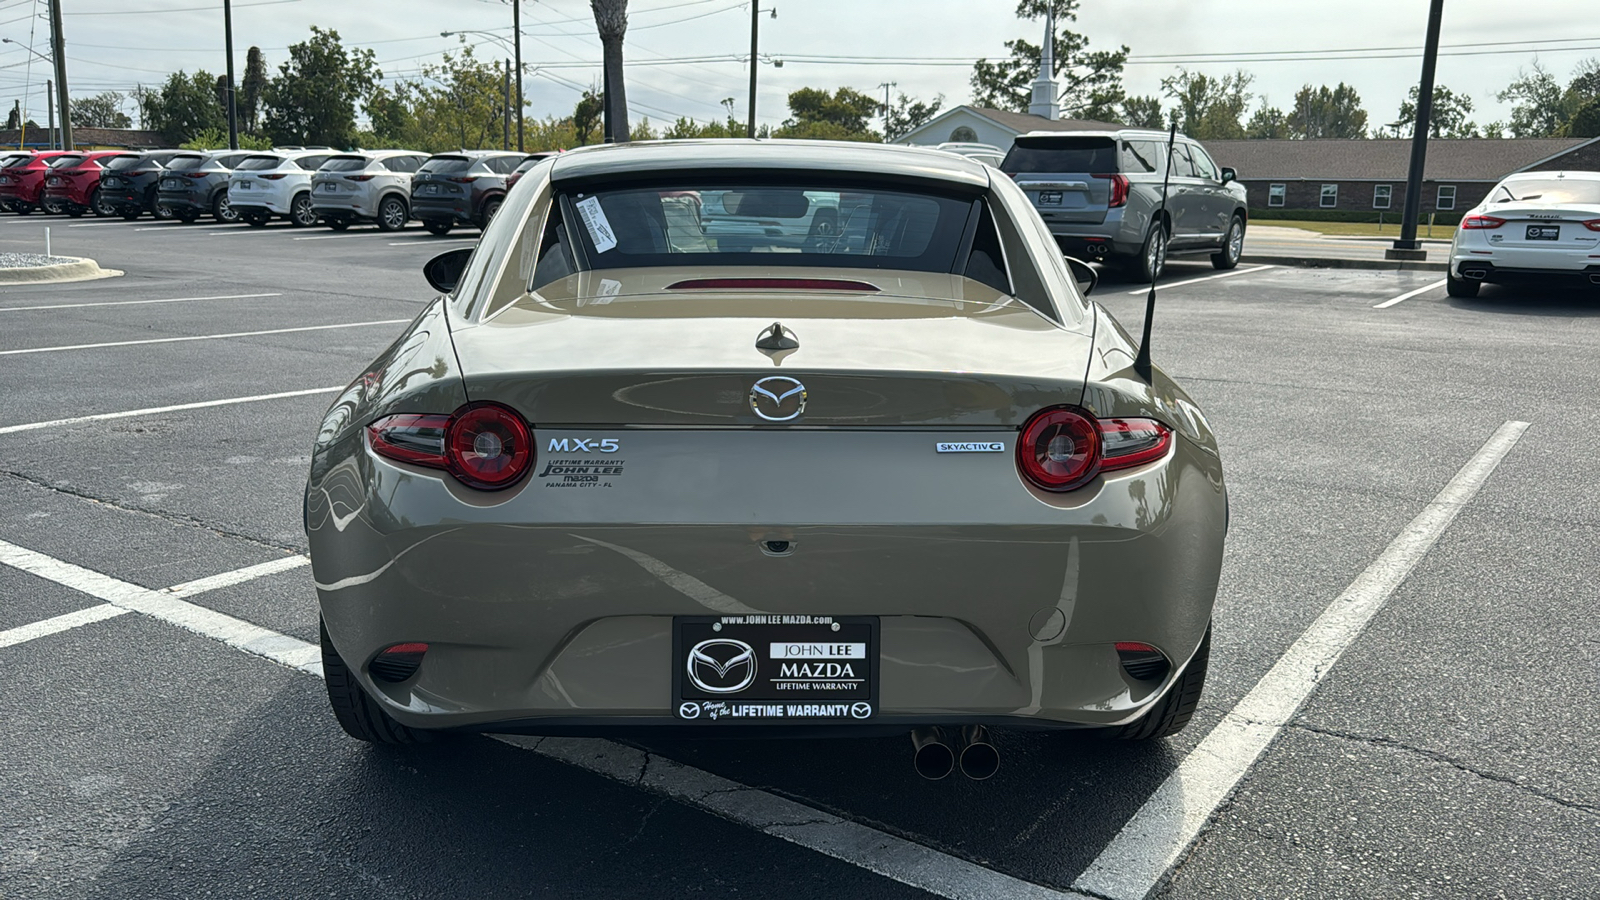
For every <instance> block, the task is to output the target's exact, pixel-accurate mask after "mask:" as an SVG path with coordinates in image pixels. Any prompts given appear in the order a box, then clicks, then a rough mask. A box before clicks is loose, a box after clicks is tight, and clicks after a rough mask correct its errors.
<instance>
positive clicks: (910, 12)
mask: <svg viewBox="0 0 1600 900" xmlns="http://www.w3.org/2000/svg"><path fill="white" fill-rule="evenodd" d="M760 2H761V5H762V7H763V9H764V10H765V9H766V8H769V7H772V6H776V7H777V11H778V16H777V18H776V19H772V18H768V17H767V15H766V13H765V11H763V14H762V18H761V51H762V54H763V55H764V56H766V57H769V58H770V59H772V60H777V59H782V60H784V61H785V64H784V66H783V67H782V68H776V67H775V66H773V65H771V64H763V65H762V66H761V67H760V84H761V87H760V91H759V97H758V100H759V110H758V118H759V119H760V121H762V122H765V123H770V124H776V123H778V122H780V121H781V120H782V119H783V118H784V117H785V115H786V114H787V110H786V108H785V105H784V96H785V95H786V94H787V93H788V92H789V91H791V90H794V89H795V88H798V87H802V86H814V87H827V88H832V87H837V86H840V85H849V86H851V87H855V88H858V89H861V90H866V91H873V92H877V91H881V89H880V88H878V87H877V86H878V85H879V84H881V83H883V82H890V81H892V82H897V83H898V88H896V90H897V91H899V92H903V93H907V94H910V95H913V96H920V97H923V98H930V97H932V96H933V95H935V94H943V95H944V96H945V98H946V103H947V106H948V105H953V104H956V103H963V102H966V101H967V100H968V99H970V94H971V89H970V86H969V83H968V78H969V76H970V74H971V60H973V59H976V58H978V57H982V56H987V57H990V58H996V57H1000V56H1004V55H1005V48H1004V46H1003V44H1004V41H1006V40H1007V39H1009V38H1014V37H1027V38H1028V39H1029V40H1030V41H1034V42H1037V41H1038V40H1039V38H1040V37H1041V35H1042V33H1043V26H1042V24H1041V23H1036V22H1028V21H1023V20H1019V19H1017V18H1015V16H1014V11H1015V6H1016V4H1015V2H1014V0H760ZM62 4H63V9H64V10H65V12H66V18H65V25H64V31H65V33H66V38H67V44H68V51H67V58H68V60H69V70H68V80H69V84H70V86H71V90H72V94H73V96H81V95H84V94H90V93H96V92H99V91H102V90H127V89H128V88H130V87H132V86H134V85H135V84H137V83H140V82H143V83H145V84H153V83H158V82H160V81H162V80H163V79H164V77H165V73H168V72H171V71H173V70H176V69H180V68H181V69H186V70H189V71H193V70H195V69H197V68H204V69H207V70H208V71H211V72H213V73H221V72H222V71H223V69H224V66H225V60H224V53H223V49H222V46H223V44H222V41H223V36H222V14H221V5H222V4H221V0H62ZM233 5H234V16H233V18H234V48H235V52H236V56H237V61H238V62H237V64H238V67H239V71H240V73H241V74H242V70H243V65H244V55H245V50H246V49H247V48H248V47H250V46H251V45H252V44H255V45H259V46H260V47H262V49H263V50H264V51H265V52H266V55H267V59H268V62H269V65H270V66H271V68H272V70H273V72H274V73H275V72H276V69H277V65H278V64H279V63H281V62H282V61H283V59H284V58H285V55H286V54H285V50H286V48H287V47H288V45H289V44H291V43H294V42H296V41H299V40H302V39H303V38H304V37H305V36H306V35H307V33H308V28H309V26H311V25H312V24H317V25H321V26H323V27H332V28H335V29H337V30H338V32H339V33H340V35H341V36H342V37H343V38H344V40H345V41H346V42H347V43H349V44H353V45H358V46H367V47H371V48H372V49H373V50H374V51H375V52H376V53H377V57H378V60H379V62H380V64H381V67H382V69H383V71H384V73H385V75H386V76H389V77H408V76H414V75H415V74H417V70H418V68H419V67H420V66H421V65H422V64H424V63H425V62H427V61H428V60H430V59H437V56H438V54H439V53H440V52H441V51H443V50H445V49H447V48H449V47H451V46H453V45H454V43H455V39H453V38H442V37H440V36H439V32H440V31H442V30H446V29H452V30H454V29H461V30H465V29H488V30H495V31H496V33H497V34H500V35H509V34H510V30H511V29H510V22H511V9H510V7H509V5H508V3H507V2H506V0H234V4H233ZM631 6H632V11H631V13H630V27H629V31H628V38H627V45H626V47H627V51H626V52H627V58H628V61H629V63H630V64H631V65H630V67H629V69H628V99H629V101H630V106H631V107H632V109H633V114H634V115H635V116H636V117H637V116H648V117H649V118H650V119H651V120H652V121H654V122H661V121H662V120H664V119H672V118H676V117H677V116H691V117H694V118H697V119H701V120H706V119H709V118H713V117H719V116H720V115H722V107H721V106H720V105H719V103H718V101H720V100H721V99H722V98H724V97H733V98H735V99H736V100H737V108H738V109H739V110H740V113H739V115H740V118H743V115H744V113H743V110H744V104H745V102H746V97H747V89H748V88H747V85H748V77H749V76H748V71H747V69H746V67H745V65H744V63H743V61H742V57H744V56H746V55H748V52H749V41H750V5H749V0H745V2H742V3H741V2H739V0H633V3H632V4H631ZM1427 6H1428V4H1427V2H1426V0H1338V2H1308V0H1143V2H1139V3H1132V2H1127V0H1084V2H1083V4H1082V13H1081V15H1080V18H1079V22H1078V29H1079V30H1080V31H1082V32H1083V33H1085V34H1087V35H1088V36H1089V38H1090V40H1091V42H1092V46H1093V47H1097V48H1114V47H1116V46H1118V45H1121V44H1126V45H1128V47H1129V48H1130V50H1131V51H1132V55H1133V58H1132V60H1130V65H1129V67H1128V70H1127V87H1128V90H1129V92H1130V93H1135V94H1149V93H1157V92H1159V89H1160V80H1161V78H1162V77H1163V76H1166V75H1170V74H1172V73H1173V72H1174V71H1175V70H1176V65H1175V64H1174V62H1173V61H1172V60H1171V59H1170V57H1172V56H1174V55H1186V56H1187V58H1188V60H1189V61H1186V62H1183V63H1182V64H1183V65H1184V66H1186V67H1187V68H1189V69H1192V70H1200V71H1206V72H1211V73H1215V74H1222V73H1225V72H1229V71H1232V70H1233V69H1235V68H1241V67H1242V68H1244V69H1246V70H1248V71H1249V72H1251V73H1252V74H1254V75H1255V78H1256V81H1255V85H1254V90H1255V92H1256V94H1257V95H1258V96H1264V97H1266V98H1268V99H1269V100H1270V101H1271V102H1272V103H1273V104H1274V105H1277V106H1280V107H1287V106H1289V105H1290V104H1291V102H1292V100H1293V95H1294V92H1295V90H1296V89H1297V88H1298V87H1299V86H1300V85H1301V84H1305V83H1312V84H1323V83H1327V84H1330V85H1331V84H1335V83H1337V82H1339V81H1341V80H1342V81H1345V82H1347V83H1350V84H1352V85H1354V86H1355V87H1356V89H1357V90H1358V91H1359V92H1360V94H1361V98H1362V100H1363V102H1364V104H1365V106H1366V109H1367V111H1368V113H1369V114H1370V118H1369V122H1370V123H1371V124H1373V125H1376V124H1381V123H1384V122H1389V121H1392V120H1393V119H1394V118H1395V113H1396V111H1397V109H1398V107H1399V104H1400V102H1401V100H1402V99H1404V97H1405V94H1406V92H1407V90H1408V89H1409V87H1410V85H1412V84H1414V83H1415V82H1416V81H1417V77H1418V70H1419V67H1420V52H1419V51H1415V50H1412V49H1408V48H1415V47H1418V46H1420V45H1421V43H1422V39H1423V32H1424V29H1425V25H1426V19H1427ZM46 8H47V3H46V2H44V0H0V37H5V38H10V39H11V40H13V41H17V42H18V43H20V44H27V43H29V41H30V40H31V42H32V46H33V47H34V49H36V50H38V51H40V52H42V53H46V54H48V52H49V25H48V20H47V19H45V18H43V13H44V11H45V9H46ZM1594 9H1595V6H1594V5H1593V2H1592V0H1588V2H1585V0H1543V2H1537V3H1523V4H1506V3H1485V2H1465V0H1449V2H1448V3H1446V9H1445V17H1444V29H1443V38H1442V43H1443V44H1445V45H1473V44H1476V45H1479V46H1462V47H1458V48H1456V50H1455V51H1454V52H1456V53H1458V54H1461V55H1451V56H1444V57H1442V58H1441V60H1440V63H1439V81H1440V83H1442V84H1445V85H1448V86H1449V87H1451V88H1453V89H1455V90H1457V91H1459V92H1464V93H1466V94H1467V95H1468V96H1469V97H1471V99H1472V101H1473V103H1474V104H1475V105H1476V107H1477V109H1476V111H1475V113H1474V118H1475V119H1476V120H1477V121H1478V122H1479V123H1480V124H1481V123H1484V122H1487V121H1491V120H1494V119H1504V118H1506V117H1507V115H1508V112H1509V110H1508V108H1507V106H1506V105H1504V104H1501V103H1499V102H1498V101H1496V100H1495V96H1494V95H1495V93H1496V92H1497V91H1498V90H1500V89H1501V88H1503V87H1504V86H1505V85H1506V84H1507V83H1508V82H1509V81H1511V80H1512V79H1513V78H1515V77H1516V74H1517V70H1518V68H1519V67H1526V66H1528V65H1529V64H1530V63H1532V61H1533V59H1534V57H1535V53H1536V52H1537V54H1538V57H1539V59H1540V60H1541V61H1542V62H1543V63H1544V64H1545V65H1546V66H1547V67H1548V68H1550V69H1551V70H1552V71H1554V72H1555V73H1556V74H1557V76H1558V77H1560V78H1561V79H1562V80H1563V82H1565V81H1566V80H1567V78H1568V76H1569V75H1570V73H1571V70H1572V68H1573V66H1574V65H1575V64H1576V63H1578V62H1579V61H1580V60H1582V59H1583V58H1585V57H1587V56H1595V55H1600V24H1595V17H1594V16H1593V11H1594ZM1513 11H1514V12H1515V15H1510V13H1511V12H1513ZM523 32H524V37H523V57H524V61H525V63H527V64H529V65H533V66H540V67H541V68H540V70H539V72H538V73H537V74H535V75H534V76H532V77H531V78H530V79H529V80H528V82H527V87H526V92H527V96H528V99H529V100H530V102H531V104H532V105H531V108H530V110H529V113H530V114H531V115H533V116H540V117H542V116H545V115H552V114H554V115H566V114H568V113H569V112H570V111H571V109H572V106H573V104H574V102H575V101H576V99H577V96H578V89H579V88H580V87H582V86H586V85H589V84H591V83H594V82H596V81H598V79H599V77H600V76H599V71H600V70H599V59H600V44H599V41H598V39H596V38H595V37H594V23H593V19H592V17H591V15H590V12H589V4H588V2H587V0H524V14H523ZM1585 32H1593V33H1594V34H1593V36H1586V34H1585ZM469 38H470V39H471V40H472V41H473V42H474V43H478V44H480V46H479V47H478V49H477V52H478V53H479V54H480V56H483V57H487V58H495V59H498V58H503V57H504V56H505V55H506V51H505V50H504V49H503V48H502V47H501V46H500V45H499V44H498V43H496V42H494V41H492V40H490V39H488V38H485V37H483V36H481V35H470V36H469ZM1361 48H1400V49H1397V50H1392V51H1384V53H1385V54H1387V55H1389V56H1391V57H1393V58H1388V59H1373V58H1366V59H1352V58H1349V57H1350V56H1351V54H1350V53H1349V52H1348V51H1351V50H1352V49H1361ZM1285 51H1340V52H1336V53H1328V54H1322V55H1324V56H1341V57H1344V58H1336V59H1314V58H1313V59H1305V58H1298V59H1292V60H1287V61H1239V60H1237V59H1236V60H1228V59H1221V60H1217V59H1214V58H1208V57H1207V58H1202V57H1204V55H1206V54H1235V55H1239V54H1261V53H1283V52H1285ZM1505 51H1511V52H1505ZM1446 52H1451V51H1448V50H1447V51H1446ZM1467 54H1471V55H1467ZM1307 55H1310V56H1315V55H1316V54H1315V53H1312V54H1307ZM1368 55H1369V56H1370V55H1371V54H1368ZM795 56H811V57H855V58H857V61H836V62H828V61H824V60H817V61H811V62H802V61H800V60H798V59H792V58H788V57H795ZM684 57H694V58H706V61H703V62H696V63H694V64H669V65H662V64H656V65H650V63H651V61H652V60H661V59H674V58H677V59H681V58H684ZM871 57H877V58H880V62H881V63H882V64H870V63H867V62H862V61H859V60H860V58H871ZM1145 57H1169V58H1168V59H1154V60H1145V61H1141V58H1145ZM882 58H887V59H882ZM914 60H918V61H923V62H922V63H921V64H918V63H917V62H914ZM30 61H31V62H30ZM30 64H31V71H30ZM47 68H48V67H47V66H44V65H42V64H41V63H40V62H39V61H38V60H37V59H35V58H34V57H32V56H31V55H30V54H29V53H27V52H26V51H25V50H23V49H22V48H21V47H20V46H17V45H14V44H4V45H0V94H3V96H4V98H5V100H6V105H7V106H8V107H9V105H10V101H11V100H12V99H24V97H25V95H26V99H25V102H26V104H27V106H28V108H29V110H30V114H31V115H32V117H33V118H34V119H35V120H36V121H39V122H43V121H44V120H45V113H44V105H43V82H44V80H45V79H46V78H48V77H50V75H49V72H48V71H47ZM29 85H32V86H33V87H32V88H31V90H30V89H29V88H28V86H29ZM1257 105H1259V101H1258V104H1257ZM128 109H129V111H130V112H131V111H132V106H131V104H130V105H129V106H128Z"/></svg>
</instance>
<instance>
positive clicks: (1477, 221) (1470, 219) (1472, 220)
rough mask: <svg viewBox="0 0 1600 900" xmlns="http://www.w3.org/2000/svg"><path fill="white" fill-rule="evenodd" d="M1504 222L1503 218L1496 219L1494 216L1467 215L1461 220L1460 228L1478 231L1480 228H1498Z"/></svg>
mask: <svg viewBox="0 0 1600 900" xmlns="http://www.w3.org/2000/svg"><path fill="white" fill-rule="evenodd" d="M1505 223H1506V220H1505V219H1497V218H1495V217H1494V216H1467V217H1465V218H1463V219H1462V220H1461V230H1462V231H1478V230H1480V229H1492V228H1499V227H1500V226H1501V225H1504V224H1505Z"/></svg>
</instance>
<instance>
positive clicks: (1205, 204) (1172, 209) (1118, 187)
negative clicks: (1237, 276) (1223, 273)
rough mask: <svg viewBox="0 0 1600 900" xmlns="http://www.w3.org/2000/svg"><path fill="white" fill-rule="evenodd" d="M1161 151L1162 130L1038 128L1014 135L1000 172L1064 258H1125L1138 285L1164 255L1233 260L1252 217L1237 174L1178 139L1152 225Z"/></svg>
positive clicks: (1156, 272) (1224, 263)
mask: <svg viewBox="0 0 1600 900" xmlns="http://www.w3.org/2000/svg"><path fill="white" fill-rule="evenodd" d="M1166 154H1167V135H1166V133H1165V132H1160V131H1143V130H1135V129H1124V130H1120V131H1042V132H1032V133H1029V134H1024V135H1022V136H1020V137H1018V138H1017V139H1016V143H1015V144H1013V145H1012V147H1011V152H1009V153H1007V154H1006V158H1005V160H1004V161H1003V162H1002V163H1001V164H1000V169H1001V171H1003V172H1005V173H1006V174H1007V175H1010V176H1011V177H1012V178H1013V179H1015V181H1016V182H1017V186H1018V187H1020V188H1022V189H1023V190H1024V191H1026V192H1027V194H1028V199H1029V200H1032V201H1033V205H1034V207H1035V208H1036V209H1038V210H1039V214H1040V215H1041V216H1042V217H1043V218H1044V221H1045V224H1046V225H1048V226H1050V233H1051V234H1053V235H1055V238H1056V242H1057V243H1059V244H1060V245H1061V249H1062V251H1063V252H1064V253H1067V254H1068V255H1071V256H1083V257H1085V258H1088V259H1091V260H1101V261H1113V262H1120V263H1125V264H1126V265H1127V268H1128V269H1129V271H1130V272H1131V273H1132V274H1133V276H1134V277H1135V278H1137V279H1139V280H1140V281H1145V282H1150V281H1154V280H1156V279H1157V278H1159V277H1161V270H1162V269H1163V268H1165V267H1166V263H1167V257H1168V256H1169V255H1179V254H1191V253H1209V254H1211V264H1212V265H1213V266H1216V267H1217V268H1219V269H1231V268H1233V267H1234V266H1237V265H1238V264H1239V256H1240V254H1241V253H1243V251H1244V229H1245V224H1246V222H1247V221H1248V219H1249V213H1248V204H1247V203H1246V192H1245V188H1244V185H1242V184H1240V183H1239V181H1238V175H1237V174H1236V173H1235V172H1234V171H1233V170H1232V169H1228V168H1219V167H1218V166H1217V164H1216V163H1214V162H1212V160H1211V156H1210V154H1208V153H1206V151H1205V148H1203V147H1201V146H1200V144H1199V143H1197V142H1195V141H1193V140H1191V139H1189V138H1187V137H1184V136H1183V135H1181V134H1180V135H1178V139H1177V143H1176V145H1175V146H1174V147H1173V154H1172V183H1171V187H1170V188H1169V190H1168V193H1167V212H1166V216H1165V218H1162V219H1160V221H1157V220H1158V216H1157V211H1158V210H1159V209H1160V206H1161V178H1162V175H1163V169H1164V168H1165V162H1166Z"/></svg>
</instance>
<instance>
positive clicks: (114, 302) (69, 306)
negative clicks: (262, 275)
mask: <svg viewBox="0 0 1600 900" xmlns="http://www.w3.org/2000/svg"><path fill="white" fill-rule="evenodd" d="M282 296H283V293H282V292H275V293H271V294H228V295H226V296H222V297H173V298H171V299H170V300H102V301H100V302H99V303H53V304H51V305H49V306H0V312H26V311H28V310H38V309H79V308H82V307H86V306H136V305H139V304H143V303H188V302H190V301H193V300H253V299H255V298H257V297H282Z"/></svg>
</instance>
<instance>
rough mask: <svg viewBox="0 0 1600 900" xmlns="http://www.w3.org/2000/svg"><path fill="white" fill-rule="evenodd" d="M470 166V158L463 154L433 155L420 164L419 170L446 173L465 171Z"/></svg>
mask: <svg viewBox="0 0 1600 900" xmlns="http://www.w3.org/2000/svg"><path fill="white" fill-rule="evenodd" d="M470 168H472V160H471V159H469V158H467V157H465V156H435V157H434V158H433V159H430V160H428V161H427V162H425V163H423V164H422V169H421V171H423V172H438V173H440V174H442V175H448V174H450V173H452V172H465V171H466V170H468V169H470Z"/></svg>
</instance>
